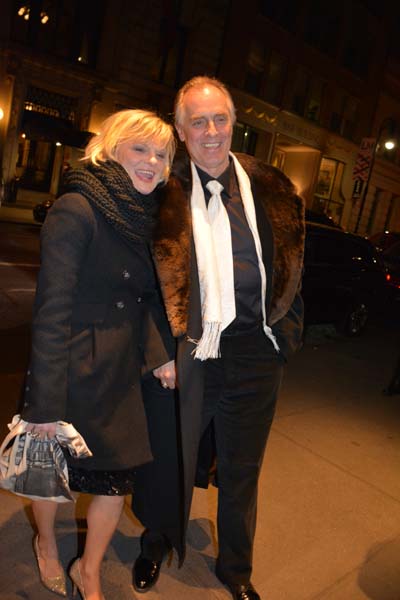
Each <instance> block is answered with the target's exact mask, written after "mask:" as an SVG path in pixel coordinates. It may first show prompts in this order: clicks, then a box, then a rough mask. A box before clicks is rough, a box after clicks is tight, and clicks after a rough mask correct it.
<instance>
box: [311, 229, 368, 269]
mask: <svg viewBox="0 0 400 600" xmlns="http://www.w3.org/2000/svg"><path fill="white" fill-rule="evenodd" d="M312 237H313V239H312V242H311V241H310V243H309V244H307V240H306V261H307V258H309V260H314V261H316V262H319V263H327V264H335V265H349V266H350V265H354V263H355V262H363V263H368V264H370V263H372V262H373V257H372V254H371V252H369V251H368V247H367V246H365V245H364V244H362V243H358V242H357V240H354V239H353V238H348V237H347V236H346V235H343V236H330V235H329V236H328V235H315V236H312ZM307 246H308V248H307Z"/></svg>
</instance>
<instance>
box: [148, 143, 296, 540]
mask: <svg viewBox="0 0 400 600" xmlns="http://www.w3.org/2000/svg"><path fill="white" fill-rule="evenodd" d="M237 158H238V159H239V160H240V162H241V164H242V166H243V167H244V169H245V171H246V172H247V174H248V175H249V178H250V181H251V186H252V192H253V198H254V204H255V209H256V218H257V227H258V232H259V236H260V241H261V245H262V254H263V262H264V265H265V268H266V274H267V290H266V292H267V293H266V315H267V321H268V324H269V325H270V326H271V327H272V331H273V333H274V335H275V336H276V339H277V341H278V344H279V346H280V349H281V356H282V359H283V360H287V359H288V358H289V356H290V355H291V354H292V353H293V352H294V351H295V350H296V349H297V348H298V347H299V345H300V344H301V339H302V326H303V303H302V299H301V296H300V293H299V291H300V285H301V276H302V267H303V252H304V233H305V228H304V206H303V201H302V200H301V199H300V198H299V197H298V196H297V195H296V193H295V189H294V186H293V185H292V183H291V182H290V180H289V179H288V178H287V177H286V176H285V175H283V174H282V173H281V172H280V171H278V170H277V169H275V168H273V167H270V166H268V165H266V164H265V163H263V162H261V161H259V160H256V159H254V158H253V157H250V156H247V155H238V156H237ZM191 189H192V181H191V173H190V166H189V163H188V161H183V162H176V163H175V165H174V169H173V172H172V176H171V178H170V180H169V183H168V185H167V186H166V188H165V194H164V198H163V199H162V201H161V207H160V214H159V221H158V227H157V230H156V235H155V241H154V259H155V263H156V269H157V272H158V277H159V280H160V284H161V290H162V294H163V297H164V302H165V306H166V310H167V315H168V319H169V322H170V325H171V329H172V332H173V334H174V335H175V336H176V337H177V339H178V355H177V368H178V384H179V397H180V403H179V406H180V418H181V436H182V453H183V471H184V486H183V488H184V491H183V494H184V498H183V528H182V531H183V534H184V531H185V528H186V525H187V522H188V519H189V511H190V504H191V499H192V491H193V485H194V483H195V477H196V471H197V473H198V474H201V473H203V475H205V476H204V477H203V478H202V479H200V480H197V482H196V483H197V484H198V485H205V486H206V485H207V483H208V481H207V473H208V468H207V467H208V465H206V466H205V467H203V468H202V465H201V464H199V463H198V457H199V443H200V433H201V427H202V406H203V365H204V363H202V362H201V361H199V360H195V359H194V358H193V354H192V352H193V349H194V345H193V342H192V341H191V340H193V339H199V338H200V337H201V333H202V324H201V305H200V292H199V282H198V272H197V264H196V255H195V249H194V244H193V236H192V222H191V212H190V196H191ZM205 439H207V438H205ZM204 456H205V457H207V458H210V456H211V452H210V451H209V449H208V448H206V449H205V452H204ZM182 545H183V546H184V540H183V539H182Z"/></svg>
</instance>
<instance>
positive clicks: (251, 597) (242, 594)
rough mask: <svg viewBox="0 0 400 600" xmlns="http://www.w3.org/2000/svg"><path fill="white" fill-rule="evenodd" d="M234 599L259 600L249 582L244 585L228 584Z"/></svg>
mask: <svg viewBox="0 0 400 600" xmlns="http://www.w3.org/2000/svg"><path fill="white" fill-rule="evenodd" d="M228 587H229V589H230V591H231V594H232V596H233V599H234V600H261V598H260V595H259V594H257V592H256V590H255V589H254V588H253V586H252V585H251V583H247V584H245V585H235V586H232V585H228Z"/></svg>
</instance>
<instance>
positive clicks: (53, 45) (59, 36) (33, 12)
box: [11, 0, 105, 66]
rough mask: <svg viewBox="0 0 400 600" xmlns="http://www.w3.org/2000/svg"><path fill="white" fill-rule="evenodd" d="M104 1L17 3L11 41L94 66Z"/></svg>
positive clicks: (32, 0) (31, 0)
mask: <svg viewBox="0 0 400 600" xmlns="http://www.w3.org/2000/svg"><path fill="white" fill-rule="evenodd" d="M104 3H105V2H104V0H85V1H81V0H28V1H27V0H14V11H13V23H12V34H11V35H12V39H13V40H14V41H17V42H20V43H22V44H26V45H29V46H31V47H33V48H36V49H37V50H40V51H42V52H46V53H49V54H54V55H55V56H57V57H60V58H65V59H66V60H69V61H73V62H80V63H82V64H87V65H89V66H95V65H96V60H97V50H98V41H99V38H100V35H99V33H100V32H101V26H102V22H103V13H104Z"/></svg>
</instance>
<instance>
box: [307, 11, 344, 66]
mask: <svg viewBox="0 0 400 600" xmlns="http://www.w3.org/2000/svg"><path fill="white" fill-rule="evenodd" d="M340 11H341V7H340V5H339V3H336V4H335V3H330V4H325V3H321V0H311V5H310V7H309V8H308V10H307V17H306V23H305V39H306V41H307V42H308V43H309V44H310V45H311V46H314V47H315V48H318V50H320V51H321V52H324V53H325V54H328V55H330V56H336V52H337V47H338V43H339V39H340V36H339V32H340V27H341V21H342V15H341V14H340ZM327 13H328V14H327Z"/></svg>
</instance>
